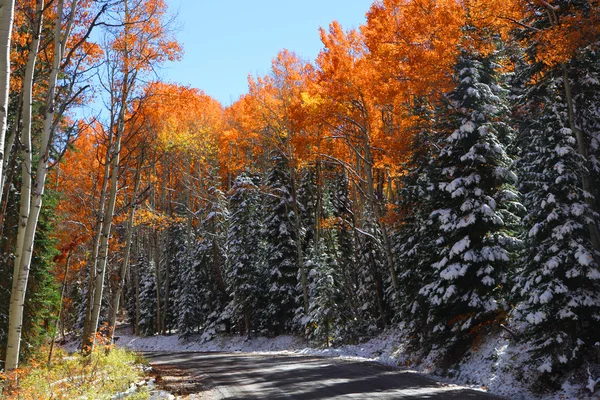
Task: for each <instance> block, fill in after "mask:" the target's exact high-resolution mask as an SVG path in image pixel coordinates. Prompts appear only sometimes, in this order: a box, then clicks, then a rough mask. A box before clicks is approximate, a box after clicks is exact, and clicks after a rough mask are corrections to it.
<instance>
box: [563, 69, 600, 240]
mask: <svg viewBox="0 0 600 400" xmlns="http://www.w3.org/2000/svg"><path fill="white" fill-rule="evenodd" d="M561 67H562V71H563V85H564V88H565V95H566V100H567V113H568V117H569V128H570V129H571V131H572V132H573V133H574V134H575V139H576V140H577V150H578V152H579V154H581V155H582V156H583V158H584V159H585V167H586V170H584V171H582V172H581V186H582V188H583V190H585V191H586V192H588V193H589V194H591V195H592V196H593V197H586V199H585V201H586V203H587V204H588V205H589V206H590V208H592V210H593V209H594V199H595V195H596V193H595V191H594V188H593V187H592V180H591V178H590V173H589V170H590V168H589V154H588V147H587V143H586V140H585V135H584V132H583V131H582V130H581V129H580V128H579V127H577V126H576V125H575V115H574V114H575V113H574V105H573V95H572V93H571V83H570V82H569V72H568V69H567V66H566V64H565V63H561ZM588 231H589V233H590V239H591V242H592V246H593V247H594V249H596V250H600V232H599V231H598V225H597V223H596V221H595V219H592V220H591V221H590V222H589V223H588Z"/></svg>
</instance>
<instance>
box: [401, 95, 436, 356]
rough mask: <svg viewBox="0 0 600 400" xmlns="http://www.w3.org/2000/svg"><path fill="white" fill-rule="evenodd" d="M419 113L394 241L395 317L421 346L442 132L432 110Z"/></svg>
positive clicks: (425, 329) (425, 330)
mask: <svg viewBox="0 0 600 400" xmlns="http://www.w3.org/2000/svg"><path fill="white" fill-rule="evenodd" d="M416 115H419V116H420V118H421V119H422V121H421V123H420V124H419V127H417V129H419V131H418V133H417V134H416V135H415V139H414V142H413V144H412V157H411V159H410V160H409V161H408V162H407V164H406V166H405V168H406V171H407V172H406V174H405V175H403V177H402V178H401V179H402V185H401V189H400V191H399V193H398V202H397V204H396V212H397V214H398V219H399V220H398V228H397V229H396V231H395V232H394V234H393V235H392V239H391V240H392V244H393V253H394V260H395V264H396V273H397V275H398V282H399V289H398V297H399V298H398V301H397V304H398V308H399V309H398V310H397V315H396V320H397V321H399V322H401V323H402V324H403V325H404V326H405V327H406V328H407V329H408V331H409V332H410V333H411V336H412V337H413V338H414V341H413V342H414V345H415V347H417V348H421V347H422V346H423V340H422V339H424V338H425V337H426V336H427V333H428V331H429V329H428V327H427V316H428V310H429V307H428V302H427V301H426V299H425V298H424V297H423V296H420V295H419V291H420V289H421V288H422V287H423V286H424V284H425V283H426V282H431V281H432V280H433V278H434V276H433V275H434V270H433V269H432V268H431V264H432V257H434V256H435V254H436V248H435V243H434V242H433V241H432V240H431V230H432V229H433V224H432V222H433V221H432V220H431V219H430V218H429V216H430V215H431V213H432V211H433V207H434V204H433V200H432V197H433V196H432V195H433V193H434V192H435V183H434V182H436V181H439V176H437V175H436V171H437V170H436V169H435V168H434V161H435V156H436V153H437V149H438V148H439V146H438V144H437V143H436V142H437V141H439V139H438V137H439V134H438V133H437V132H436V131H435V129H436V128H438V127H436V126H435V125H436V121H435V116H434V115H433V112H432V110H428V109H427V106H425V105H424V106H422V107H419V108H418V109H417V110H416Z"/></svg>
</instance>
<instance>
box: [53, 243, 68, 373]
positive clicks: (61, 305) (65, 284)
mask: <svg viewBox="0 0 600 400" xmlns="http://www.w3.org/2000/svg"><path fill="white" fill-rule="evenodd" d="M70 260H71V252H69V254H68V255H67V260H66V262H65V276H64V278H63V283H62V289H61V291H60V304H59V306H58V315H57V316H56V327H55V329H54V332H52V339H51V341H50V351H49V352H48V363H47V365H48V366H50V365H51V363H52V350H53V349H54V341H55V340H56V334H57V333H58V325H59V323H60V321H61V315H62V310H63V302H64V299H65V289H66V287H67V275H68V274H69V261H70ZM63 329H64V326H63ZM63 339H64V336H63Z"/></svg>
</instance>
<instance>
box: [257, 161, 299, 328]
mask: <svg viewBox="0 0 600 400" xmlns="http://www.w3.org/2000/svg"><path fill="white" fill-rule="evenodd" d="M271 160H272V162H273V165H272V166H271V170H270V172H269V175H268V177H267V179H266V190H267V192H266V193H265V203H264V208H265V213H264V216H265V219H264V221H263V230H262V235H261V236H262V237H263V239H264V241H265V243H266V248H265V263H266V264H265V265H266V268H267V273H268V276H269V302H268V306H267V312H268V315H269V318H270V324H271V327H272V329H273V331H274V332H275V333H276V334H279V333H283V332H289V331H291V330H293V328H294V324H293V320H294V316H295V311H296V309H297V307H298V304H299V302H298V298H299V296H300V293H299V291H298V289H297V285H298V279H297V275H298V267H299V266H298V249H297V245H296V241H297V240H300V238H298V237H297V235H296V229H295V226H294V220H293V219H294V218H295V215H294V211H293V206H292V201H293V200H292V196H291V192H290V177H289V173H288V165H287V160H286V159H285V158H284V157H283V156H282V155H281V154H278V153H273V155H272V157H271Z"/></svg>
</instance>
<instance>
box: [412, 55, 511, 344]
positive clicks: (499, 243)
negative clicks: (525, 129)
mask: <svg viewBox="0 0 600 400" xmlns="http://www.w3.org/2000/svg"><path fill="white" fill-rule="evenodd" d="M495 68H496V66H495V64H494V60H493V57H480V56H478V55H476V54H469V53H467V52H463V54H462V55H461V57H460V59H459V60H458V62H457V65H456V82H457V86H456V88H455V90H454V92H452V93H451V94H450V95H449V99H450V103H449V109H448V111H447V113H448V114H447V118H448V119H449V121H450V122H451V123H452V121H454V122H453V124H454V126H455V130H454V131H452V132H451V133H450V134H449V135H448V136H447V138H446V143H445V146H444V147H443V149H442V150H441V152H440V154H439V156H438V157H437V159H436V161H435V164H436V168H437V169H439V171H438V173H439V174H440V178H441V179H440V180H439V181H437V182H434V184H435V186H434V188H435V189H434V190H435V191H434V192H433V193H432V201H433V204H434V211H433V212H432V213H431V216H430V218H431V219H432V225H433V226H435V227H436V230H435V232H436V233H435V234H434V235H433V238H432V240H434V241H435V245H436V250H437V251H436V252H435V253H436V257H435V262H434V263H432V264H431V265H430V268H432V269H433V272H434V274H433V279H432V280H431V281H429V282H426V284H425V285H424V286H423V287H422V288H421V290H420V293H421V294H422V295H423V296H425V297H426V298H427V301H428V303H429V315H428V323H429V324H431V325H432V339H433V340H434V342H436V343H437V344H438V345H443V346H444V347H446V348H452V347H457V348H461V347H463V348H464V350H466V349H467V348H468V345H469V344H470V343H471V341H472V340H473V335H474V334H476V333H479V332H480V331H481V329H482V328H483V327H485V326H486V325H487V324H489V323H490V322H491V321H492V320H493V319H494V318H496V316H498V314H499V313H500V312H501V311H502V310H503V309H505V307H504V305H503V303H502V297H501V292H502V288H503V286H504V285H505V284H506V283H507V275H508V274H509V272H510V268H511V265H512V264H511V260H512V259H513V252H514V251H515V249H516V247H517V246H518V245H519V240H518V239H517V237H516V236H515V233H516V232H517V229H518V226H519V223H520V219H519V217H518V215H517V213H516V212H517V211H518V210H519V209H521V208H522V206H521V205H520V203H519V195H518V193H517V192H516V189H515V187H514V184H515V181H516V176H515V174H514V173H513V172H512V170H511V160H510V158H509V157H508V156H507V154H506V152H505V150H504V146H503V145H502V143H501V142H500V140H499V138H498V133H499V129H500V128H502V129H504V128H505V127H506V124H505V123H504V122H503V121H502V119H503V118H505V117H506V110H507V108H506V105H505V102H504V100H503V97H504V95H505V91H504V90H503V89H502V88H501V87H500V86H499V83H498V79H497V74H496V73H495Z"/></svg>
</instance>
